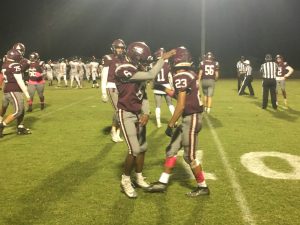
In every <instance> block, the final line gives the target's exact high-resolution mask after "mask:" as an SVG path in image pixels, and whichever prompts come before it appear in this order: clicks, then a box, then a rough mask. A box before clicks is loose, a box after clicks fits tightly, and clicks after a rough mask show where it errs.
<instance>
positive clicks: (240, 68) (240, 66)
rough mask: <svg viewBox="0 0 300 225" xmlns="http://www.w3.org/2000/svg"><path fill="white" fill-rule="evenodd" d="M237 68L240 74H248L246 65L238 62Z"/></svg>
mask: <svg viewBox="0 0 300 225" xmlns="http://www.w3.org/2000/svg"><path fill="white" fill-rule="evenodd" d="M236 68H237V70H238V71H239V73H246V65H245V64H244V62H242V61H238V62H237V64H236Z"/></svg>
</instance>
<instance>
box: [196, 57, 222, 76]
mask: <svg viewBox="0 0 300 225" xmlns="http://www.w3.org/2000/svg"><path fill="white" fill-rule="evenodd" d="M200 70H202V71H203V73H202V77H201V79H214V80H215V79H216V71H218V70H219V63H218V62H216V61H211V60H204V61H201V62H200Z"/></svg>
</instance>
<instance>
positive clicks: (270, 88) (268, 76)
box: [260, 54, 278, 109]
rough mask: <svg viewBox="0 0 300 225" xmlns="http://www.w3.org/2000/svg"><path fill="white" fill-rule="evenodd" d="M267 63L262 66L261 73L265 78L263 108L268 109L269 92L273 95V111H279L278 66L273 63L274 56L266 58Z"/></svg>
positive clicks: (268, 55)
mask: <svg viewBox="0 0 300 225" xmlns="http://www.w3.org/2000/svg"><path fill="white" fill-rule="evenodd" d="M265 61H266V62H265V63H264V64H262V65H261V67H260V72H261V73H262V76H263V82H262V86H263V102H262V108H263V109H266V108H267V105H268V98H269V92H270V95H271V102H272V107H273V109H277V104H276V73H277V70H278V65H277V64H276V63H275V62H272V55H270V54H267V55H266V57H265Z"/></svg>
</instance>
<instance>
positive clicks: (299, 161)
mask: <svg viewBox="0 0 300 225" xmlns="http://www.w3.org/2000/svg"><path fill="white" fill-rule="evenodd" d="M265 157H276V158H279V159H281V160H285V161H286V162H287V163H288V164H289V165H290V166H291V167H292V168H293V170H292V171H291V172H279V171H276V170H273V169H271V168H269V167H268V166H267V165H265V163H264V161H263V159H264V158H265ZM241 162H242V164H243V166H245V167H246V169H247V170H248V171H250V172H251V173H254V174H256V175H258V176H262V177H266V178H271V179H283V180H300V156H297V155H291V154H288V153H282V152H249V153H246V154H244V155H242V157H241Z"/></svg>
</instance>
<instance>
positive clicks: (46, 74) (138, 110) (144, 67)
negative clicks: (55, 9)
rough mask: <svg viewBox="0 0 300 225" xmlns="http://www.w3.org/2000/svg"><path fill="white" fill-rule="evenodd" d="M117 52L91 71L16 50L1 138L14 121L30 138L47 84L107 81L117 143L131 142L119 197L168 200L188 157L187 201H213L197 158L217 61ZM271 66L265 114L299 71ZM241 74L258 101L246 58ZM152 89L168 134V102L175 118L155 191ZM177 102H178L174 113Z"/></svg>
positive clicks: (122, 48)
mask: <svg viewBox="0 0 300 225" xmlns="http://www.w3.org/2000/svg"><path fill="white" fill-rule="evenodd" d="M111 51H112V52H111V54H107V55H104V56H103V57H102V59H101V63H100V60H97V59H96V58H95V57H94V56H93V57H92V58H91V59H90V60H89V61H86V62H85V63H84V62H83V60H82V59H81V58H79V57H73V58H71V59H69V60H66V59H60V60H55V61H52V60H48V61H47V62H46V63H45V62H44V61H42V60H40V56H39V54H38V53H37V52H32V53H31V54H29V59H26V58H25V57H24V55H25V46H24V45H23V44H22V43H16V44H15V45H14V46H13V47H12V48H11V49H10V50H9V51H8V52H7V54H6V55H5V56H4V58H3V65H2V70H1V73H2V74H3V77H4V88H3V92H4V94H3V100H2V107H1V111H0V137H3V130H4V129H5V127H7V126H8V125H9V124H10V123H11V122H12V121H14V120H16V122H17V134H19V135H22V134H31V131H30V129H29V128H26V127H25V126H24V124H23V119H24V115H25V100H26V101H27V107H28V108H27V112H32V111H33V104H32V103H33V100H34V95H35V92H37V94H38V97H39V101H40V109H41V110H44V108H45V96H44V88H45V82H46V81H45V80H48V85H49V86H52V85H53V82H54V79H55V78H56V80H57V87H61V86H62V80H63V83H64V84H63V85H64V86H65V87H68V81H69V82H70V87H77V88H79V89H81V88H82V87H83V80H85V79H86V80H88V81H91V82H92V88H95V87H96V88H99V87H100V85H99V84H98V81H97V80H99V78H101V99H102V101H103V102H104V103H107V102H110V103H111V105H112V109H113V115H112V124H111V130H110V135H111V139H112V141H113V142H116V143H118V142H123V141H124V140H125V142H126V144H127V148H128V151H127V155H126V157H125V163H124V168H123V173H122V176H121V182H120V186H121V191H122V192H124V193H125V195H126V196H128V197H129V198H136V197H137V191H136V187H140V188H142V189H144V190H145V191H147V192H151V193H153V192H165V191H166V190H167V187H168V183H169V179H170V175H171V173H172V172H173V168H174V167H175V165H176V160H177V153H178V151H179V150H180V149H183V151H184V160H185V162H186V163H187V164H188V165H189V166H190V168H191V171H192V172H193V175H194V178H195V181H196V184H197V186H196V188H195V190H192V191H190V192H188V193H187V194H186V195H187V196H188V197H197V196H202V195H209V194H210V190H209V188H208V186H207V184H206V181H205V175H204V172H203V169H202V164H201V162H200V160H199V159H198V158H197V156H196V150H197V149H198V148H197V146H198V134H199V132H200V131H201V128H202V117H203V113H204V112H205V113H210V112H211V108H212V97H213V94H214V89H215V83H216V81H217V80H218V78H219V63H218V61H216V59H215V56H214V55H213V53H212V52H208V53H207V54H205V55H204V56H203V57H202V59H201V61H200V63H199V66H198V68H199V69H196V67H195V65H194V61H193V59H192V55H191V52H190V51H189V50H188V49H187V48H186V47H184V46H181V47H177V48H174V49H172V50H170V51H166V50H165V49H164V48H159V49H158V50H157V51H155V52H154V54H153V56H154V57H153V56H152V51H151V50H150V48H149V46H148V45H147V44H146V43H145V42H133V43H130V44H129V45H128V46H127V45H126V43H125V42H124V41H123V40H122V39H116V40H114V41H113V42H112V46H111ZM265 60H266V63H265V64H263V65H262V66H261V72H262V74H263V87H264V88H266V90H265V89H264V91H263V108H264V107H266V103H267V98H268V91H269V90H270V92H271V98H272V104H273V108H276V107H277V102H276V93H274V91H275V90H276V80H277V87H280V88H281V90H282V93H283V96H284V99H285V104H287V100H286V92H285V83H284V80H285V79H286V78H287V77H289V76H290V75H291V73H292V72H293V69H292V68H291V67H290V66H288V64H287V63H286V62H284V59H283V57H282V56H280V55H278V56H276V62H272V57H271V56H270V55H267V56H266V58H265ZM237 73H238V93H239V95H244V94H245V88H246V87H248V89H249V92H250V95H254V91H253V87H252V85H251V82H252V80H253V78H252V67H251V65H250V61H249V60H246V59H245V57H241V60H240V61H239V62H238V63H237ZM275 73H276V74H275ZM26 75H27V76H26ZM274 81H275V86H274ZM149 82H151V84H152V89H153V94H154V101H155V118H156V125H157V127H158V128H160V127H162V123H161V104H162V100H163V99H165V101H166V103H167V105H168V108H169V111H170V118H169V121H168V124H167V126H166V130H165V134H166V135H167V136H168V137H170V142H169V144H168V145H167V146H166V156H165V163H164V169H163V172H162V173H161V175H160V177H159V179H158V181H156V182H154V183H151V184H150V183H148V182H147V181H146V180H145V177H144V176H143V168H144V162H145V156H146V152H147V146H148V145H147V138H146V125H147V123H148V120H149V117H150V103H149V100H148V95H147V89H148V88H147V86H148V85H149ZM264 82H265V84H264ZM274 88H275V89H274ZM200 90H202V93H203V99H201V97H202V96H201V94H200ZM24 96H25V98H24ZM173 100H175V101H176V104H175V105H173ZM274 101H275V103H274ZM202 102H203V103H202ZM9 104H12V106H13V108H14V111H13V112H12V113H11V114H9V115H7V116H6V117H5V114H6V111H7V108H8V105H9ZM121 131H122V134H123V138H121V135H120V134H121Z"/></svg>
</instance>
